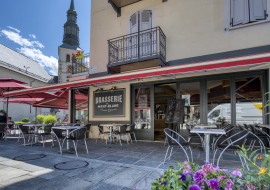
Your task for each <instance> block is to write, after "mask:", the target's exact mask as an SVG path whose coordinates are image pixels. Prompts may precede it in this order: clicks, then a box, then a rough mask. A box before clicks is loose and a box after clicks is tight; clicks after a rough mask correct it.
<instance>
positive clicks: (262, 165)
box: [261, 159, 267, 168]
mask: <svg viewBox="0 0 270 190" xmlns="http://www.w3.org/2000/svg"><path fill="white" fill-rule="evenodd" d="M266 162H267V159H265V160H264V161H263V162H262V164H261V168H263V167H264V165H265V164H266Z"/></svg>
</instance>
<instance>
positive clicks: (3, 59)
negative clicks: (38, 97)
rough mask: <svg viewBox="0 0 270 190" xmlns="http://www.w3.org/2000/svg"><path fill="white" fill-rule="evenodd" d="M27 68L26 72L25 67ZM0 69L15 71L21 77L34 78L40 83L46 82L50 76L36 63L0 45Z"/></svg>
mask: <svg viewBox="0 0 270 190" xmlns="http://www.w3.org/2000/svg"><path fill="white" fill-rule="evenodd" d="M24 66H25V67H29V68H27V71H26V69H25V67H24ZM0 67H4V68H6V69H9V70H12V71H15V72H17V73H20V74H22V75H25V76H28V77H31V78H34V79H36V80H39V81H42V82H48V81H49V80H50V79H51V76H50V75H49V74H48V73H47V72H46V71H45V69H44V68H43V67H42V66H41V65H40V64H39V63H38V62H36V61H33V60H32V59H30V58H28V57H26V56H24V55H23V54H21V53H19V52H17V51H15V50H13V49H10V48H9V47H7V46H4V45H3V44H1V43H0Z"/></svg>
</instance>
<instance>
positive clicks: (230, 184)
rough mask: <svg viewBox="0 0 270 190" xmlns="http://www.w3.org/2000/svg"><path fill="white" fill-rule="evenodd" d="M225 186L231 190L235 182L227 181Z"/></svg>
mask: <svg viewBox="0 0 270 190" xmlns="http://www.w3.org/2000/svg"><path fill="white" fill-rule="evenodd" d="M224 184H226V185H228V186H227V187H228V188H229V189H231V186H233V185H234V183H233V181H232V180H231V179H227V182H226V183H224Z"/></svg>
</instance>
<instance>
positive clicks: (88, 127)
mask: <svg viewBox="0 0 270 190" xmlns="http://www.w3.org/2000/svg"><path fill="white" fill-rule="evenodd" d="M84 127H85V128H86V132H87V133H88V137H89V135H90V136H91V138H92V133H91V131H90V128H91V123H86V124H85V125H84Z"/></svg>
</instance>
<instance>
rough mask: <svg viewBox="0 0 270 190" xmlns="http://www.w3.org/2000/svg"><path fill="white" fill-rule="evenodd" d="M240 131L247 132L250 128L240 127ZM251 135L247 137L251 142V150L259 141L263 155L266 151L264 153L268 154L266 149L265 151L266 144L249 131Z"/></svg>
mask: <svg viewBox="0 0 270 190" xmlns="http://www.w3.org/2000/svg"><path fill="white" fill-rule="evenodd" d="M239 129H240V130H241V131H245V130H247V131H248V127H244V126H241V125H239ZM249 134H250V135H249V136H247V140H251V142H250V145H249V148H250V150H251V151H252V150H253V148H254V145H255V143H256V141H257V140H258V142H259V144H260V148H261V153H262V152H263V150H264V153H265V154H266V149H265V146H264V143H263V142H262V140H261V139H260V138H259V137H258V136H257V135H256V134H254V133H253V132H252V131H249ZM252 143H253V144H252Z"/></svg>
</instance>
